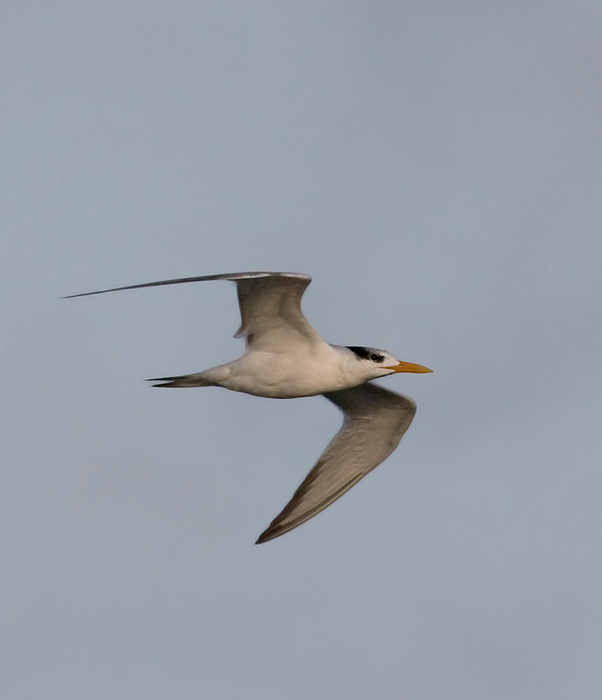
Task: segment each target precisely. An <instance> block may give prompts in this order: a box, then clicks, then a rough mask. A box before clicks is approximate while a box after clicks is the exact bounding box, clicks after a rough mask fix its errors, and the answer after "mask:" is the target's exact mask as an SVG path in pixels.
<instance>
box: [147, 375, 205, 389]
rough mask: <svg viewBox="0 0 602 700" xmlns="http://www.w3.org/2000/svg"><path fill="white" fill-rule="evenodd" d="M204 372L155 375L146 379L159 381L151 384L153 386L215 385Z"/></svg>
mask: <svg viewBox="0 0 602 700" xmlns="http://www.w3.org/2000/svg"><path fill="white" fill-rule="evenodd" d="M204 375H205V372H197V373H196V374H182V375H180V376H179V377H155V378H154V379H147V380H146V381H147V382H161V383H160V384H153V386H154V387H191V386H215V383H214V382H212V381H211V380H210V379H207V377H206V376H204Z"/></svg>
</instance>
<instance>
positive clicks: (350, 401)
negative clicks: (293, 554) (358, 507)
mask: <svg viewBox="0 0 602 700" xmlns="http://www.w3.org/2000/svg"><path fill="white" fill-rule="evenodd" d="M324 396H326V398H327V399H328V400H329V401H332V402H333V403H334V404H335V405H336V406H338V407H339V408H340V409H341V410H342V411H343V412H344V414H345V419H344V421H343V425H342V427H341V429H340V430H339V432H338V433H337V434H336V435H335V436H334V438H333V439H332V440H331V442H330V444H329V445H328V447H327V448H326V449H325V450H324V452H323V453H322V455H321V456H320V459H319V460H318V462H317V463H316V465H315V466H314V467H313V469H312V470H311V471H310V472H309V474H308V475H307V476H306V477H305V480H304V481H303V483H302V484H301V486H299V488H298V489H297V490H296V491H295V494H294V495H293V497H292V498H291V500H290V501H289V503H287V505H286V506H285V507H284V509H283V510H282V512H281V513H280V514H279V515H278V516H277V517H276V518H275V519H274V520H273V521H272V523H271V524H270V526H269V527H268V528H267V530H265V532H263V533H262V534H261V535H260V537H259V539H258V540H257V542H256V544H261V543H262V542H267V541H268V540H272V539H274V538H275V537H279V536H280V535H283V534H284V533H285V532H288V531H289V530H293V529H294V528H296V527H298V526H299V525H301V524H302V523H304V522H305V521H307V520H309V519H310V518H313V516H314V515H317V514H318V513H319V512H320V511H322V510H324V508H327V507H328V506H329V505H330V504H331V503H333V502H334V501H336V500H337V499H338V498H340V497H341V496H342V495H343V494H344V493H345V492H346V491H348V490H349V489H350V488H351V487H352V486H354V485H355V484H357V482H358V481H359V480H360V479H361V478H362V477H364V476H366V474H368V472H370V471H372V469H374V468H375V467H377V466H378V465H379V464H380V463H381V462H383V461H384V460H385V459H386V458H387V457H388V456H389V455H390V454H391V453H392V452H393V451H394V450H395V448H396V447H397V445H398V444H399V441H400V440H401V438H402V437H403V435H404V433H405V432H406V430H407V429H408V427H409V425H410V423H411V422H412V419H413V418H414V414H415V413H416V404H415V403H414V402H413V401H412V399H409V398H408V397H407V396H403V395H402V394H396V393H395V392H393V391H389V390H388V389H383V387H380V386H377V385H376V384H362V385H360V386H357V387H353V388H352V389H343V390H342V391H333V392H331V393H328V394H324Z"/></svg>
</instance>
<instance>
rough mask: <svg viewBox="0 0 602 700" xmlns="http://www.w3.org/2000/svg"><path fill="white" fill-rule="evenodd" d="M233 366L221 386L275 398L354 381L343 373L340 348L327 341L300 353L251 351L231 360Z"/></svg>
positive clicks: (313, 392) (311, 393)
mask: <svg viewBox="0 0 602 700" xmlns="http://www.w3.org/2000/svg"><path fill="white" fill-rule="evenodd" d="M230 370H231V371H230V375H229V376H228V378H227V379H226V380H225V381H223V382H220V384H221V386H223V387H224V388H226V389H231V390H233V391H242V392H244V393H246V394H253V395H255V396H264V397H266V398H272V399H290V398H297V397H300V396H315V395H316V394H323V393H324V392H326V391H338V390H339V389H346V388H349V387H350V386H353V385H354V382H352V383H351V384H350V383H349V381H350V380H349V377H346V376H345V374H344V373H343V371H342V369H341V365H340V358H339V355H338V353H337V351H336V350H334V349H333V348H332V347H330V346H329V345H326V344H325V348H322V347H320V348H319V349H318V350H317V351H316V352H303V353H299V354H297V353H295V354H289V353H270V352H262V351H254V352H249V353H247V354H246V355H244V356H243V357H241V358H240V360H236V361H235V362H232V363H231V364H230Z"/></svg>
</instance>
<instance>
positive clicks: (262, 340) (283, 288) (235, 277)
mask: <svg viewBox="0 0 602 700" xmlns="http://www.w3.org/2000/svg"><path fill="white" fill-rule="evenodd" d="M211 280H231V281H233V282H236V284H237V288H238V303H239V306H240V315H241V318H242V324H241V327H240V328H239V329H238V331H237V332H236V335H235V337H236V338H239V337H242V336H244V337H245V339H246V341H247V345H253V347H254V348H255V347H259V346H261V345H264V346H266V347H269V348H270V349H275V348H276V347H277V346H278V345H280V344H285V345H286V346H290V345H291V344H293V343H295V342H305V343H307V342H317V341H319V340H320V336H319V335H318V334H317V333H316V331H315V330H314V329H313V328H312V327H311V326H310V325H309V323H308V322H307V320H306V319H305V317H304V316H303V313H302V312H301V297H302V296H303V292H304V291H305V289H306V288H307V286H308V285H309V283H310V282H311V277H310V276H309V275H304V274H301V273H297V272H234V273H226V274H223V275H205V276H203V277H181V278H179V279H174V280H163V281H161V282H147V283H145V284H132V285H128V286H127V287H114V288H113V289H102V290H101V291H98V292H85V293H84V294H72V295H70V296H69V297H65V298H66V299H71V298H73V297H85V296H90V295H92V294H104V293H106V292H119V291H122V290H124V289H141V288H142V287H160V286H163V285H166V284H183V283H186V282H208V281H211Z"/></svg>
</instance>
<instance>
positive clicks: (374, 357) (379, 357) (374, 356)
mask: <svg viewBox="0 0 602 700" xmlns="http://www.w3.org/2000/svg"><path fill="white" fill-rule="evenodd" d="M370 359H371V360H372V362H382V361H383V360H384V359H385V358H384V357H383V356H382V355H377V354H376V353H375V352H373V353H372V355H370Z"/></svg>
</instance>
